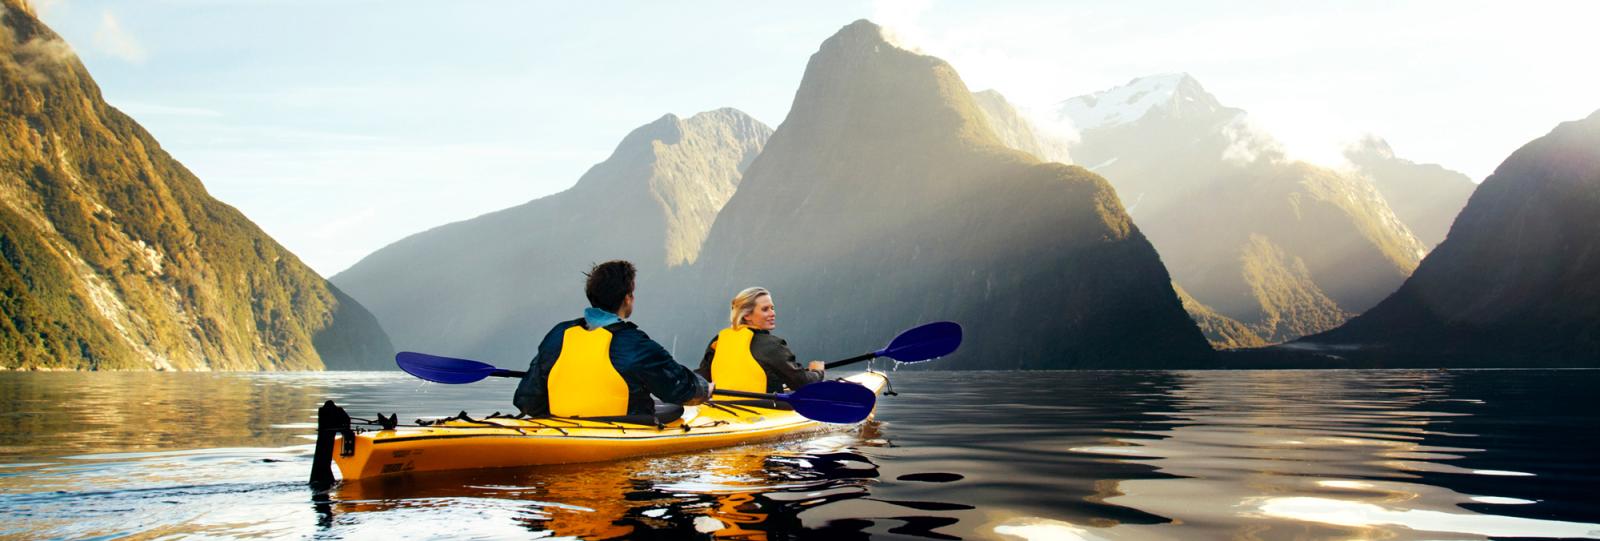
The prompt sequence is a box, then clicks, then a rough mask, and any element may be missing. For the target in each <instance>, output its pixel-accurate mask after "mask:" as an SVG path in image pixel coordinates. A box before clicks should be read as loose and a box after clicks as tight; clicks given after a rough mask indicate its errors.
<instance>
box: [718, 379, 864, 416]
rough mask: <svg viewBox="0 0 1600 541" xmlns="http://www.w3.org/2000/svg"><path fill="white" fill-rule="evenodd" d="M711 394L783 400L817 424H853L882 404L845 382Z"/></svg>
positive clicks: (861, 389)
mask: <svg viewBox="0 0 1600 541" xmlns="http://www.w3.org/2000/svg"><path fill="white" fill-rule="evenodd" d="M711 394H720V395H723V396H737V397H741V398H761V399H765V400H779V401H783V402H788V403H789V405H790V406H794V411H795V413H798V414H800V415H802V416H804V417H805V418H807V419H811V420H813V421H822V422H824V423H839V424H850V423H854V422H857V421H860V420H862V419H866V418H867V416H868V415H872V407H873V405H874V404H876V403H877V402H878V393H875V392H872V390H871V389H868V388H866V387H864V386H862V385H860V384H856V383H848V382H843V381H819V382H816V383H812V384H809V385H806V386H805V387H801V388H800V390H798V391H795V392H792V393H777V394H768V393H749V392H745V391H731V390H722V389H713V390H712V391H711Z"/></svg>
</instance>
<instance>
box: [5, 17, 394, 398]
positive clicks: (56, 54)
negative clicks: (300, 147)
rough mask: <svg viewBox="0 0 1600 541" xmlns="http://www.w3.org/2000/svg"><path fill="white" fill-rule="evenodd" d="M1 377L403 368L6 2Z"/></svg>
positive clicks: (352, 306) (351, 310) (340, 301)
mask: <svg viewBox="0 0 1600 541" xmlns="http://www.w3.org/2000/svg"><path fill="white" fill-rule="evenodd" d="M0 256H3V257H4V260H5V261H4V264H0V315H3V317H0V352H4V354H3V355H0V368H3V369H80V370H85V369H87V370H107V369H117V370H147V369H161V370H173V369H176V370H315V369H322V368H330V369H361V368H379V367H388V366H391V365H392V361H391V360H390V359H391V358H392V357H393V355H394V350H393V347H392V346H391V345H390V343H389V340H388V337H387V336H386V335H385V334H384V332H383V331H382V330H381V329H380V328H379V327H378V324H377V321H376V320H375V319H374V318H373V317H372V314H370V313H368V312H367V311H366V309H364V308H362V307H361V305H360V304H358V303H356V302H355V301H354V300H352V299H350V298H349V297H348V296H346V295H345V294H344V293H342V292H340V291H339V289H338V288H336V287H334V286H333V285H331V284H329V283H328V282H327V281H326V280H323V279H322V277H320V276H318V275H317V274H316V273H315V272H313V271H312V270H311V269H310V268H309V267H307V266H306V265H305V264H303V263H301V262H300V260H299V259H298V258H296V257H295V255H294V254H292V253H290V252H289V251H288V250H286V249H284V248H283V246H280V245H279V244H278V243H277V242H276V241H274V240H273V239H272V238H271V237H269V236H267V234H266V233H264V232H262V231H261V229H260V228H258V227H256V225H255V224H254V223H252V222H251V221H250V220H249V219H248V218H246V217H245V216H244V215H243V214H241V213H240V212H239V211H238V210H236V209H234V208H233V207H230V206H228V205H226V204H223V203H222V202H219V201H217V200H216V199H213V198H212V197H211V196H210V195H209V194H207V193H206V190H205V186H203V185H202V184H201V183H200V179H198V178H196V177H195V176H194V174H193V173H190V172H189V170H188V169H185V168H184V167H183V165H182V164H180V163H178V161H177V160H175V159H173V158H172V156H170V155H168V154H167V153H166V151H164V150H162V149H161V146H160V144H159V143H157V142H156V140H155V139H154V138H152V137H151V136H150V134H149V133H148V132H146V131H145V130H144V129H143V128H141V127H140V126H139V125H138V124H137V123H135V122H134V121H133V119H131V118H129V117H128V116H127V115H124V114H123V113H122V112H120V111H118V110H116V109H115V108H113V107H111V106H110V105H107V104H106V102H105V100H104V98H103V97H102V96H101V94H100V89H99V87H98V86H96V85H95V83H94V80H93V79H91V78H90V76H89V73H88V71H87V70H85V69H84V67H83V64H82V63H80V62H79V61H78V59H77V57H76V56H75V55H74V54H73V53H72V49H71V47H69V46H68V45H67V44H66V43H65V42H64V41H62V40H61V38H60V37H59V36H57V35H56V34H55V33H54V32H52V31H51V30H50V29H49V28H46V27H45V26H44V24H43V23H41V22H40V21H39V20H38V19H37V18H36V17H34V15H33V14H32V12H31V11H30V10H28V9H27V8H26V7H25V6H23V5H21V4H17V3H13V2H11V1H7V2H6V3H4V4H0Z"/></svg>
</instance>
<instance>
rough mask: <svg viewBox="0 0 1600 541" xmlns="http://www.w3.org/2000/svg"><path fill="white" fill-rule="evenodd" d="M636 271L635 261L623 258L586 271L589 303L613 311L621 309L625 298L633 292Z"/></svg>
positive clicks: (585, 287)
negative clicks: (630, 261) (631, 261)
mask: <svg viewBox="0 0 1600 541" xmlns="http://www.w3.org/2000/svg"><path fill="white" fill-rule="evenodd" d="M636 272H637V271H635V269H634V268H633V263H629V262H627V261H623V260H621V259H617V260H613V261H607V262H605V263H601V264H599V265H595V266H594V268H592V269H589V272H586V273H584V276H586V277H588V282H586V283H584V285H583V294H584V296H586V297H589V305H590V306H593V307H595V308H599V309H601V310H605V311H607V312H611V313H616V312H617V310H621V309H622V301H623V300H624V298H625V297H627V296H628V294H629V293H633V277H634V275H635V274H636Z"/></svg>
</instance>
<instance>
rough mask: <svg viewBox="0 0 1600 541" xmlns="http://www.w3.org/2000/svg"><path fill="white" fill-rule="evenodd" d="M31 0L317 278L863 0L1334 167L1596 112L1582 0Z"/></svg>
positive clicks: (1023, 90) (763, 95)
mask: <svg viewBox="0 0 1600 541" xmlns="http://www.w3.org/2000/svg"><path fill="white" fill-rule="evenodd" d="M33 4H34V6H35V9H36V10H37V11H39V12H40V15H41V17H42V18H43V19H44V20H45V22H46V23H47V24H49V25H51V27H52V28H54V29H55V30H56V31H57V32H58V33H60V34H62V36H63V37H64V38H66V40H67V41H68V43H70V44H71V45H72V46H73V48H74V50H76V51H77V53H78V54H79V56H80V57H81V58H82V60H83V62H84V63H85V64H86V65H87V66H88V67H89V70H90V72H91V73H92V74H93V75H94V77H95V79H96V81H98V82H99V84H100V86H101V88H102V90H103V92H104V94H105V96H106V99H107V100H108V101H110V102H111V103H112V104H113V105H116V106H117V107H119V108H121V109H122V110H124V111H125V112H127V113H129V114H130V115H132V116H133V117H134V118H135V119H137V120H138V121H139V122H140V123H141V124H142V125H144V126H145V128H147V129H149V130H150V131H151V132H152V133H153V134H154V135H155V136H156V138H157V139H158V140H159V141H161V143H162V146H163V147H164V148H165V149H166V150H167V151H168V152H171V153H172V154H173V155H174V156H175V157H177V158H178V160H180V161H182V162H183V163H184V164H185V165H187V166H188V167H189V168H190V169H191V170H193V171H194V172H195V173H196V174H197V175H199V177H200V178H201V180H202V181H204V182H205V183H206V186H207V187H208V189H209V190H210V191H211V193H212V194H213V195H214V196H216V197H217V198H219V199H221V200H222V201H224V202H227V203H229V204H232V205H234V206H236V207H238V208H239V209H240V210H242V211H244V212H245V214H246V215H248V216H249V217H250V218H251V219H252V220H254V221H255V222H256V223H258V224H260V225H261V226H262V228H263V229H265V230H266V231H267V232H268V233H269V234H271V235H273V236H274V237H275V238H277V239H278V240H279V241H280V242H282V243H283V244H284V245H285V246H287V247H288V248H289V249H291V250H293V251H294V252H295V253H297V254H299V255H300V257H301V258H302V259H304V260H305V261H306V262H307V263H309V264H310V265H311V266H312V267H313V268H315V269H316V270H318V271H319V272H322V273H323V274H324V275H332V274H334V273H336V272H338V271H340V270H343V269H344V268H346V267H348V266H349V265H351V264H353V263H355V262H356V261H357V260H358V259H360V258H361V257H362V256H364V255H366V254H368V253H371V252H372V251H373V250H376V249H377V248H380V247H382V246H383V245H385V244H388V243H390V242H393V241H395V240H399V239H400V238H403V237H405V236H406V235H409V234H412V233H416V232H419V231H422V230H425V229H428V228H431V227H434V226H438V225H442V224H444V223H448V222H451V221H456V220H461V219H466V218H471V217H473V216H477V215H479V214H482V213H485V212H489V211H493V210H497V209H501V208H505V207H508V206H511V205H515V204H519V203H522V202H525V201H528V200H531V199H534V198H537V197H541V196H544V195H548V194H551V193H555V192H558V191H561V190H563V189H566V188H567V187H570V186H571V185H572V183H573V182H575V181H576V180H577V179H578V177H579V176H581V175H582V174H583V172H584V171H585V170H587V169H588V168H589V166H591V165H593V164H594V163H596V162H599V161H600V160H603V159H605V157H606V156H607V155H609V154H610V152H611V150H612V149H613V148H614V147H615V145H616V143H617V142H618V141H620V140H621V138H622V136H623V135H624V134H626V133H627V132H628V131H630V130H632V129H633V128H635V127H637V126H639V125H641V124H645V123H647V122H650V121H651V120H654V119H656V118H658V117H660V116H661V115H663V114H666V113H674V114H678V115H680V116H688V115H692V114H694V113H696V112H699V111H705V110H710V109H715V108H718V107H735V108H738V109H741V110H743V111H745V112H747V113H750V114H751V115H753V116H755V117H756V118H758V119H760V120H761V121H763V122H766V123H768V124H769V125H771V126H773V127H777V125H778V124H779V123H780V122H781V121H782V120H783V117H784V116H785V115H786V114H787V111H788V108H789V104H790V101H791V100H792V99H793V96H794V91H795V88H796V86H797V85H798V84H799V82H800V77H801V75H802V72H803V70H804V68H805V63H806V60H807V58H808V57H809V56H810V54H811V53H813V52H815V50H816V48H817V46H818V45H819V44H820V43H821V42H822V40H824V39H826V38H827V37H828V36H830V35H832V34H833V33H834V32H835V31H837V30H838V29H839V28H840V27H842V26H844V25H845V24H848V23H850V22H851V21H853V20H855V19H859V18H869V19H872V20H874V21H875V22H878V23H880V24H884V25H885V26H887V27H889V28H891V29H892V30H893V31H895V32H896V33H897V34H898V35H899V37H900V40H901V41H902V42H904V43H906V44H907V45H911V46H915V47H917V48H920V49H922V50H923V51H925V52H927V53H929V54H934V55H938V56H940V57H942V58H945V59H946V60H949V61H950V62H951V64H952V65H954V66H955V68H956V69H957V70H958V71H960V72H961V74H962V76H963V78H965V79H966V81H967V83H968V85H969V86H970V87H971V88H972V89H973V90H981V89H985V88H996V89H998V90H1000V91H1001V92H1002V93H1004V94H1006V95H1007V96H1008V97H1010V98H1011V99H1012V100H1013V101H1014V102H1017V103H1018V104H1020V105H1023V106H1035V107H1044V106H1048V105H1049V104H1050V103H1053V102H1056V101H1060V100H1063V99H1066V98H1070V97H1072V96H1076V95H1080V94H1085V93H1090V92H1094V91H1098V90H1103V89H1106V88H1109V87H1112V86H1116V85H1119V84H1122V83H1125V82H1127V81H1128V80H1130V79H1132V78H1134V77H1138V76H1143V75H1149V74H1154V73H1166V72H1179V71H1182V72H1188V73H1190V74H1192V75H1194V76H1195V77H1196V78H1197V79H1198V80H1199V81H1200V82H1201V83H1202V84H1204V85H1205V86H1206V88H1207V90H1209V91H1211V92H1212V93H1213V94H1215V95H1217V97H1218V98H1219V99H1220V100H1221V101H1222V102H1223V103H1224V104H1227V105H1231V106H1235V107H1240V108H1243V109H1246V110H1248V111H1249V112H1250V113H1251V115H1252V117H1253V118H1254V119H1255V121H1256V123H1257V124H1258V125H1259V126H1260V127H1262V128H1263V129H1265V130H1266V131H1268V132H1269V133H1271V134H1273V135H1274V136H1276V137H1278V138H1279V139H1281V140H1282V141H1283V142H1284V144H1285V145H1286V147H1287V148H1288V149H1289V151H1290V153H1291V155H1294V156H1297V157H1301V158H1304V159H1308V160H1312V161H1316V162H1319V163H1325V164H1329V165H1336V163H1335V162H1337V161H1338V158H1337V149H1338V148H1339V145H1341V144H1342V143H1344V142H1347V141H1350V140H1353V139H1354V138H1355V137H1358V136H1359V135H1361V134H1363V133H1372V134H1375V135H1378V136H1380V137H1384V138H1386V139H1388V140H1389V141H1390V143H1391V144H1392V145H1393V146H1394V148H1395V150H1396V152H1397V153H1398V154H1400V155H1401V156H1402V157H1405V158H1408V159H1412V160H1415V161H1420V162H1432V163H1440V164H1442V165H1444V166H1446V167H1450V168H1452V169H1456V170H1460V171H1463V172H1465V173H1467V174H1468V175H1469V176H1471V177H1473V178H1474V179H1475V180H1482V178H1483V177H1484V176H1486V175H1488V174H1489V173H1490V172H1492V170H1493V168H1494V167H1495V166H1496V165H1498V164H1499V162H1500V161H1501V160H1502V159H1504V158H1505V156H1506V155H1508V154H1509V153H1510V152H1511V151H1512V150H1515V149H1516V148H1517V147H1518V146H1520V145H1521V144H1523V143H1525V142H1527V141H1528V140H1529V139H1532V138H1534V137H1537V136H1539V135H1542V134H1544V133H1546V132H1548V131H1549V130H1550V129H1551V128H1552V127H1554V126H1555V124H1557V123H1559V122H1561V121H1566V120H1573V119H1577V118H1581V117H1583V116H1586V115H1587V114H1588V113H1590V112H1592V111H1594V110H1595V109H1597V108H1600V74H1597V70H1594V68H1593V65H1594V62H1595V57H1594V54H1595V53H1594V51H1595V50H1596V49H1595V46H1594V42H1593V40H1592V37H1590V36H1591V35H1592V34H1591V33H1592V22H1593V21H1595V20H1600V2H1588V1H1571V2H1546V3H1540V2H1533V3H1518V4H1517V5H1513V3H1509V2H1498V3H1496V2H1489V3H1479V2H1462V1H1451V2H1396V1H1381V2H1339V3H1327V4H1326V5H1322V4H1307V5H1306V6H1297V5H1293V4H1289V3H1280V2H1230V3H1227V4H1224V5H1202V4H1201V3H1196V2H1095V3H1084V2H984V3H976V2H966V3H959V4H957V3H944V2H931V1H878V2H814V3H790V4H784V3H761V2H698V3H694V4H688V5H675V4H674V3H663V2H583V3H555V2H544V3H535V2H487V1H485V2H355V1H351V2H299V1H269V0H260V1H254V0H152V1H141V2H112V1H93V0H51V1H39V0H35V1H34V2H33ZM1224 6H1225V7H1224Z"/></svg>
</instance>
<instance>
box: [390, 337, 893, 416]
mask: <svg viewBox="0 0 1600 541" xmlns="http://www.w3.org/2000/svg"><path fill="white" fill-rule="evenodd" d="M394 362H395V364H398V365H400V369H401V370H404V371H406V373H407V374H411V375H413V376H416V377H419V378H422V379H425V380H428V381H431V382H434V383H448V384H461V383H472V382H474V381H479V380H482V379H483V378H487V377H502V378H520V377H522V376H524V375H527V372H522V371H518V370H505V369H502V368H496V367H495V366H494V365H491V364H488V363H483V362H478V361H473V360H469V359H456V358H452V357H440V356H437V355H429V354H426V353H417V352H414V351H402V352H400V353H398V354H396V355H395V356H394ZM713 394H720V395H724V396H737V397H742V398H760V399H764V400H778V401H782V402H787V403H789V405H791V406H794V411H795V413H799V414H800V415H802V416H805V418H807V419H813V420H817V421H822V422H824V423H841V424H849V423H854V422H857V421H860V420H862V419H866V418H867V416H868V415H871V414H872V407H873V405H874V404H876V403H877V401H878V395H877V393H874V392H872V391H871V390H870V389H867V388H866V387H863V386H861V385H857V384H854V383H846V382H842V381H819V382H816V383H812V384H810V385H806V386H805V387H801V388H800V390H798V391H795V392H792V393H777V394H768V393H750V392H744V391H730V390H722V389H716V390H715V391H714V393H713Z"/></svg>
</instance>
